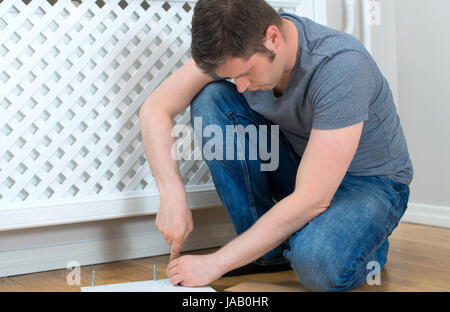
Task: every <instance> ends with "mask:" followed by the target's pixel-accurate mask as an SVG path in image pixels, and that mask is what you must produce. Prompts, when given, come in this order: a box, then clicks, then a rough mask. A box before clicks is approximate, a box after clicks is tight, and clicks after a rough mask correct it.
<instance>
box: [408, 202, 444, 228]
mask: <svg viewBox="0 0 450 312" xmlns="http://www.w3.org/2000/svg"><path fill="white" fill-rule="evenodd" d="M401 222H407V223H416V224H423V225H430V226H439V227H444V228H450V207H449V206H436V205H427V204H419V203H409V204H408V208H407V209H406V212H405V214H404V216H403V218H402V220H401Z"/></svg>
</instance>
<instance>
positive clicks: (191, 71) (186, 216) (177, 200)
mask: <svg viewBox="0 0 450 312" xmlns="http://www.w3.org/2000/svg"><path fill="white" fill-rule="evenodd" d="M211 81H212V78H211V77H210V76H208V75H206V74H204V73H202V72H201V71H200V69H198V68H197V66H196V65H195V63H194V61H190V62H189V63H187V64H186V65H184V66H182V67H181V68H180V69H179V70H177V71H176V72H175V73H174V74H173V75H171V76H170V77H169V78H167V79H166V80H165V81H164V82H163V83H162V84H161V85H160V86H159V87H158V88H157V89H156V90H155V91H154V92H153V93H152V94H151V95H150V96H149V97H148V98H147V100H146V101H145V103H144V104H143V105H142V106H141V109H140V111H139V120H140V124H141V132H142V142H143V145H144V150H145V153H146V155H147V160H148V162H149V164H150V168H151V170H152V173H153V175H154V177H155V180H156V182H157V184H158V188H159V191H160V198H161V205H160V208H159V210H158V214H157V217H156V226H157V227H158V229H159V230H160V231H161V232H162V233H163V235H164V237H165V239H166V241H167V243H168V244H170V245H171V246H172V248H171V258H175V257H177V256H178V254H179V252H180V251H181V248H182V246H183V244H184V242H185V241H186V239H187V237H188V235H189V234H190V233H191V232H192V229H193V222H192V214H191V211H190V209H189V207H188V203H187V197H186V192H185V189H184V185H183V182H182V180H181V177H180V174H179V171H178V165H177V162H176V160H175V159H174V158H173V157H172V154H171V149H172V146H173V145H174V144H175V138H174V137H172V136H171V132H172V127H173V124H172V119H173V117H175V116H176V115H177V114H179V113H181V112H182V111H183V110H184V109H185V108H186V107H187V106H188V105H189V104H190V102H191V101H192V99H193V98H194V96H195V95H196V94H197V93H198V92H199V91H200V90H201V89H202V88H203V87H204V86H205V85H206V84H208V83H209V82H211Z"/></svg>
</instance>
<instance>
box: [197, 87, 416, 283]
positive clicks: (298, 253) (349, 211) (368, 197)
mask: <svg viewBox="0 0 450 312" xmlns="http://www.w3.org/2000/svg"><path fill="white" fill-rule="evenodd" d="M194 117H202V131H203V129H204V128H205V127H206V126H208V125H218V126H220V127H221V128H222V129H223V133H226V125H234V126H236V125H242V126H243V127H247V126H248V125H255V126H256V127H258V126H259V125H267V126H268V127H267V129H268V131H267V132H268V133H269V134H270V131H269V129H270V126H271V125H273V123H272V122H271V121H270V120H267V119H266V118H264V117H263V116H261V115H259V114H258V113H256V112H255V111H253V110H252V109H251V108H250V107H249V105H248V103H247V101H246V100H245V98H244V97H243V96H242V95H241V94H240V93H238V92H237V90H236V87H235V85H234V84H232V83H230V82H227V81H218V82H213V83H211V84H209V85H207V86H206V87H205V88H204V89H203V90H202V91H201V92H199V94H197V96H196V97H195V98H194V99H193V100H192V103H191V121H193V120H194ZM196 138H197V142H200V140H201V142H202V144H205V143H206V142H207V141H208V138H205V137H204V136H201V137H199V134H198V133H197V134H196ZM268 138H269V139H268V141H270V136H268ZM273 139H276V140H277V141H278V142H279V166H278V168H277V169H276V170H274V171H261V167H260V165H261V163H262V162H263V160H261V159H260V158H259V157H258V158H257V159H251V158H250V157H247V156H248V151H247V150H245V155H246V157H245V159H243V160H242V159H241V160H239V159H238V158H237V157H234V158H233V160H226V158H225V147H226V146H225V143H224V144H223V146H222V147H223V153H224V157H223V159H224V160H218V159H209V160H206V163H207V165H208V167H209V169H210V171H211V175H212V178H213V181H214V185H215V187H216V190H217V193H218V195H219V197H220V199H221V201H222V202H223V204H224V206H225V208H226V209H227V211H228V213H229V215H230V218H231V220H232V222H233V226H234V228H235V230H236V232H237V234H241V233H243V232H244V231H246V230H247V229H248V228H250V227H251V226H252V225H253V224H254V223H255V222H256V221H257V220H258V218H259V217H261V216H262V215H263V214H264V213H265V212H266V211H267V210H269V209H270V208H271V207H273V206H274V205H275V204H276V201H279V200H281V199H282V198H284V197H285V196H287V195H289V194H291V193H292V192H293V191H294V187H295V178H296V174H297V169H298V166H299V164H300V160H301V157H300V156H299V155H298V154H296V153H295V151H294V150H293V148H292V147H291V145H290V144H289V142H288V141H287V139H286V138H285V136H284V135H283V134H282V133H281V132H280V134H279V138H273ZM223 141H225V139H224V140H223ZM244 141H245V142H244ZM244 143H245V144H246V145H245V146H249V144H252V142H249V138H248V137H247V136H246V135H244V136H242V135H241V137H239V138H235V140H234V144H235V149H236V150H239V147H238V146H237V145H240V146H241V149H242V144H244ZM268 145H269V148H270V147H271V146H270V142H268ZM236 153H237V152H236ZM265 161H267V160H265ZM408 199H409V187H408V186H407V185H404V184H402V183H399V182H396V181H394V180H392V179H389V178H387V177H382V176H355V175H351V174H346V175H345V177H344V179H343V181H342V183H341V185H340V186H339V188H338V190H337V191H336V193H335V195H334V197H333V199H332V201H331V203H330V206H329V207H328V208H327V209H326V210H325V212H323V213H322V214H320V215H319V216H317V217H316V218H314V219H313V220H311V221H310V222H309V223H308V224H306V225H305V226H304V227H303V228H301V229H300V230H299V231H297V232H295V233H293V234H292V235H291V236H290V238H289V239H287V240H286V241H285V242H283V243H282V244H281V245H280V246H278V247H277V248H275V249H274V250H272V251H270V252H268V253H267V254H265V255H264V256H262V257H261V258H259V259H258V260H256V261H255V262H256V263H258V264H262V265H270V264H280V263H288V262H290V264H291V266H292V268H293V269H294V270H295V272H296V274H297V277H298V280H299V282H300V283H301V284H302V285H303V286H304V287H305V288H306V289H308V290H311V291H342V290H349V289H353V288H356V287H358V286H360V285H361V284H363V283H364V282H366V279H367V277H368V274H369V273H370V272H372V274H373V267H369V268H368V263H369V262H371V261H377V262H378V263H379V268H382V267H383V266H384V264H385V263H386V260H387V254H388V249H389V241H388V237H389V236H390V234H391V233H392V231H393V230H394V229H395V227H396V226H397V225H398V222H399V220H400V218H401V217H402V216H403V214H404V212H405V210H406V207H407V202H408ZM371 276H373V275H371Z"/></svg>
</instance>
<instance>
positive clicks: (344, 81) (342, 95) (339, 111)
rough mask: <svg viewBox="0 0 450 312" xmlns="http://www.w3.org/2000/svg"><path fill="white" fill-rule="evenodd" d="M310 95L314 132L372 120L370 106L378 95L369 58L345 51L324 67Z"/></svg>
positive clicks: (356, 52) (357, 52)
mask: <svg viewBox="0 0 450 312" xmlns="http://www.w3.org/2000/svg"><path fill="white" fill-rule="evenodd" d="M310 86H311V87H310V91H309V92H308V97H309V100H310V101H311V106H312V111H313V120H312V128H314V129H319V130H331V129H339V128H345V127H348V126H351V125H354V124H357V123H360V122H362V121H366V120H367V119H368V118H369V105H370V103H371V102H372V101H373V100H374V97H375V96H376V94H378V93H377V88H378V85H377V79H376V73H375V71H374V70H373V68H372V64H371V63H370V59H369V57H368V56H366V55H365V54H363V53H362V52H359V51H345V52H341V53H339V54H336V55H334V56H333V57H331V58H329V59H327V60H325V61H324V63H322V64H321V65H320V66H319V68H318V69H317V71H316V72H315V74H314V76H313V78H312V80H311V82H310Z"/></svg>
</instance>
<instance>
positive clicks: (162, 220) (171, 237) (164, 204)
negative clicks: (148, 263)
mask: <svg viewBox="0 0 450 312" xmlns="http://www.w3.org/2000/svg"><path fill="white" fill-rule="evenodd" d="M180 193H181V194H180ZM155 224H156V227H157V228H158V229H159V231H160V232H161V233H162V234H163V235H164V238H165V239H166V242H167V244H169V245H170V246H171V249H170V260H173V259H175V258H177V257H178V256H179V254H180V251H181V249H182V248H183V244H184V242H185V241H186V239H187V238H188V236H189V234H191V232H192V230H193V229H194V223H193V221H192V213H191V210H190V209H189V205H188V202H187V198H186V194H185V193H184V192H174V193H173V194H169V195H168V196H164V195H163V194H161V205H160V207H159V210H158V213H157V214H156V222H155Z"/></svg>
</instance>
